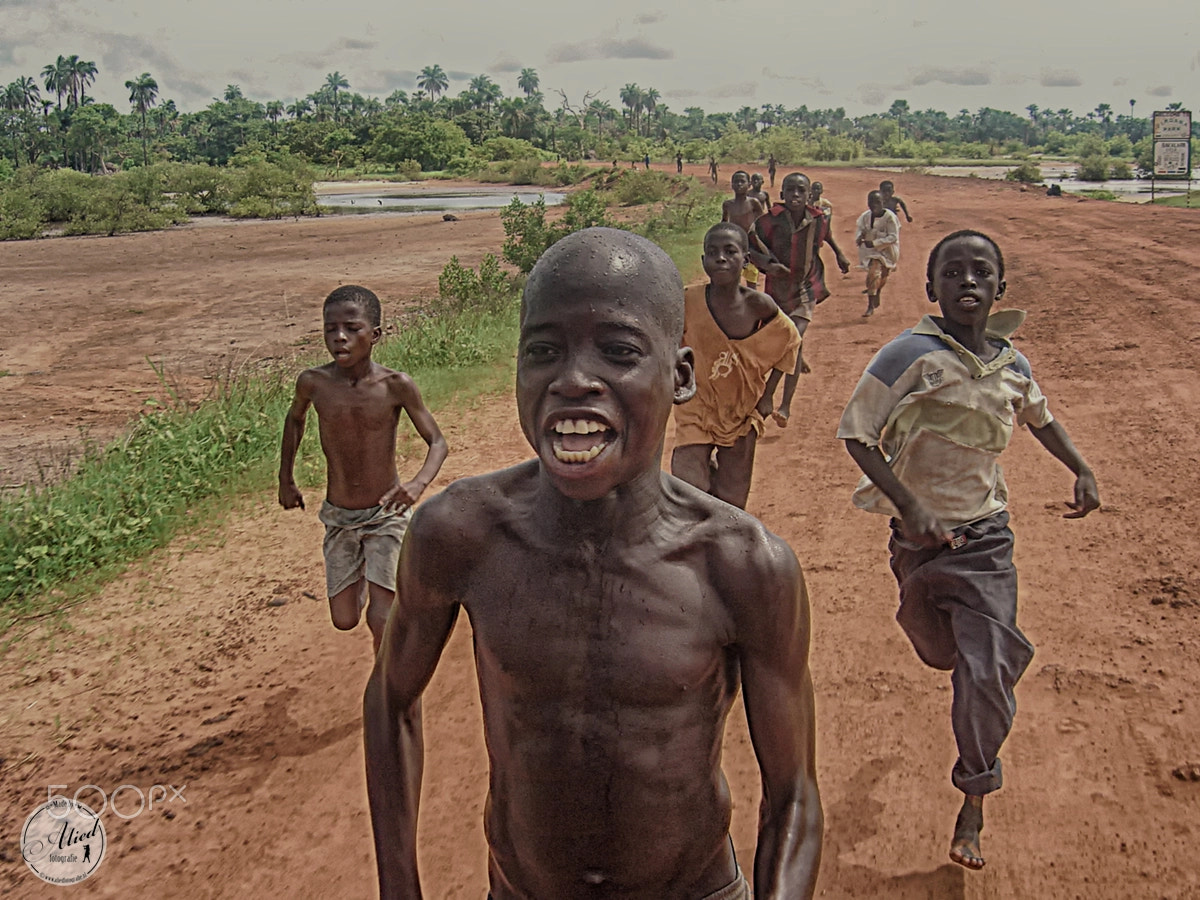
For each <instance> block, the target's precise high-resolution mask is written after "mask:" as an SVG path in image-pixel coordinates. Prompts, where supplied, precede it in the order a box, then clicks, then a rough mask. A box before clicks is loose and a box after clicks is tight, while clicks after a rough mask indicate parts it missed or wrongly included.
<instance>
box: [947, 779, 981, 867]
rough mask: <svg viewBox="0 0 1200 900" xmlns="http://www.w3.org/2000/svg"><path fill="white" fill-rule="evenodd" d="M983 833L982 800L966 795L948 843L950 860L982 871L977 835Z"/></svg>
mask: <svg viewBox="0 0 1200 900" xmlns="http://www.w3.org/2000/svg"><path fill="white" fill-rule="evenodd" d="M982 832H983V798H982V797H974V796H972V795H970V794H967V795H966V796H965V797H964V798H963V805H962V809H960V810H959V811H958V821H957V822H955V823H954V839H953V840H952V841H951V842H950V859H952V860H953V861H954V862H956V863H958V864H959V865H960V866H963V867H965V868H967V869H975V870H978V869H982V868H983V866H984V858H983V852H982V850H981V848H980V844H979V835H980V834H981V833H982Z"/></svg>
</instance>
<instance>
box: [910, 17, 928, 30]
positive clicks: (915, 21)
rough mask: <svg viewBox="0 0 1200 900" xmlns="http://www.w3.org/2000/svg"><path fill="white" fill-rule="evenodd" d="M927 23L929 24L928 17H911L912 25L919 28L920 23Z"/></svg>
mask: <svg viewBox="0 0 1200 900" xmlns="http://www.w3.org/2000/svg"><path fill="white" fill-rule="evenodd" d="M928 24H929V20H928V19H913V24H912V27H913V28H920V27H921V26H922V25H928Z"/></svg>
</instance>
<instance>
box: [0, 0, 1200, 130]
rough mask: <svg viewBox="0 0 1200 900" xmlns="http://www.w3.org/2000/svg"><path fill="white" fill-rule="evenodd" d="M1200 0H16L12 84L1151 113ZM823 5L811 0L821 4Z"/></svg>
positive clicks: (1187, 86)
mask: <svg viewBox="0 0 1200 900" xmlns="http://www.w3.org/2000/svg"><path fill="white" fill-rule="evenodd" d="M1197 9H1198V7H1197V5H1196V4H1195V3H1194V2H1189V0H1141V2H1138V3H1132V4H1131V3H1124V2H1117V0H1092V2H1091V3H1088V4H1082V3H1077V2H1063V0H1042V2H1034V0H1007V2H1002V3H997V4H976V3H972V2H963V0H924V2H917V3H883V2H871V0H834V2H829V3H826V4H822V5H817V4H811V3H808V4H805V3H799V2H796V0H790V2H784V0H760V2H753V3H752V2H748V0H694V2H691V3H687V4H682V3H670V4H663V5H655V3H654V0H648V2H646V3H635V2H632V0H605V2H593V3H588V4H578V3H572V2H570V0H557V2H555V0H521V2H519V3H517V2H507V3H505V2H495V0H492V2H482V0H432V2H426V3H417V2H412V0H409V2H400V3H397V2H391V3H383V2H378V0H338V2H329V0H320V2H318V0H287V2H284V0H87V2H84V0H0V83H4V84H6V83H8V82H9V81H12V80H13V79H14V78H16V77H18V76H20V75H31V76H34V77H35V78H37V80H38V82H39V85H40V83H41V77H40V73H41V70H42V67H43V66H45V65H46V64H47V63H52V62H53V61H54V59H55V57H56V56H58V55H59V54H62V55H70V54H78V55H79V56H80V57H82V58H83V59H88V60H92V61H94V62H95V63H96V64H97V66H98V67H99V70H100V73H99V77H98V78H97V80H96V82H95V84H94V85H93V86H92V88H91V89H90V90H89V94H90V95H92V96H94V97H96V98H97V99H98V100H101V101H106V102H109V103H112V104H114V105H116V106H117V107H118V108H119V109H125V108H127V107H128V91H127V90H126V89H125V87H124V84H125V81H126V80H127V79H130V78H133V77H135V76H137V75H138V74H140V73H142V72H149V73H150V74H151V75H153V76H154V78H155V79H157V81H158V84H159V95H160V99H163V100H165V99H167V98H173V99H174V100H175V102H176V103H177V104H178V106H179V108H180V109H181V110H184V111H194V110H197V109H200V108H202V107H203V106H206V105H207V104H208V103H209V102H210V101H211V100H212V98H213V97H219V96H220V95H221V94H222V93H223V91H224V89H225V86H226V85H227V84H238V85H240V86H241V88H242V91H243V93H244V94H245V95H246V96H247V97H250V98H251V99H255V100H261V101H266V100H271V99H279V100H284V101H291V100H292V99H294V98H296V97H298V96H303V95H305V94H308V93H311V92H313V91H315V90H316V89H317V88H319V87H320V86H321V84H322V83H323V81H324V78H325V75H326V73H328V72H332V71H334V70H337V71H339V72H341V73H342V75H344V76H345V77H346V78H347V79H348V80H349V82H350V87H351V90H353V91H357V92H360V93H363V94H367V95H375V96H379V97H384V96H386V95H387V94H389V93H391V92H392V91H393V90H394V89H396V88H402V89H404V90H407V91H412V90H413V89H414V88H415V83H416V79H417V77H418V73H419V72H420V70H421V69H422V68H423V67H424V66H427V65H432V64H435V63H436V64H438V65H440V66H441V67H442V68H443V69H444V70H445V71H446V72H447V74H448V75H449V76H450V93H451V94H456V93H458V92H459V91H460V90H462V89H464V88H465V87H466V86H467V80H468V79H469V78H471V77H472V76H474V75H477V74H480V73H486V74H488V75H490V76H491V77H492V78H493V79H494V80H495V81H496V82H497V83H498V84H499V85H500V86H501V88H502V89H503V90H504V92H505V93H506V94H509V95H511V94H517V93H518V90H517V85H516V79H517V74H518V72H519V71H520V69H521V68H522V67H525V66H528V67H532V68H534V69H536V70H537V72H538V75H539V77H540V78H541V87H542V91H543V92H544V94H545V97H546V101H545V102H546V106H547V108H554V107H555V106H557V105H558V104H559V102H560V98H559V95H558V94H557V93H556V89H562V90H563V91H565V92H566V94H567V96H568V98H570V100H571V102H572V103H578V102H579V100H580V99H581V98H582V97H583V94H584V93H585V92H586V91H593V92H598V95H599V96H600V97H601V98H602V99H606V100H608V101H609V102H610V103H612V104H613V105H614V106H618V107H619V105H620V102H619V97H618V92H619V91H620V89H621V87H622V86H623V85H624V84H626V83H628V82H634V83H636V84H638V85H640V86H641V87H642V88H643V89H645V88H649V87H654V88H656V89H657V90H658V91H659V92H660V94H661V95H662V101H661V102H662V103H665V104H667V105H668V106H669V107H670V108H671V109H672V110H674V111H676V112H680V111H682V110H683V109H684V108H685V107H687V106H701V107H704V109H705V110H707V111H709V112H715V111H719V110H736V109H737V108H738V107H740V106H744V105H749V106H754V107H758V106H761V105H762V104H764V103H772V104H783V105H784V106H786V107H788V108H792V107H797V106H800V105H801V104H807V105H808V107H809V108H810V109H812V108H826V107H837V106H843V107H845V108H846V111H847V113H849V114H850V115H860V114H863V113H870V112H880V111H883V110H886V109H887V108H888V106H889V105H890V104H891V103H892V101H893V100H896V99H899V98H903V99H905V100H907V101H908V103H909V105H910V107H912V108H914V109H925V108H928V107H933V108H935V109H943V110H946V111H948V112H950V113H952V114H953V113H957V111H958V110H959V109H961V108H964V107H965V108H967V109H970V110H972V111H974V110H977V109H978V108H980V107H982V106H992V107H996V108H999V109H1009V110H1013V111H1014V112H1020V113H1021V114H1022V115H1024V109H1025V107H1026V106H1027V105H1029V104H1030V103H1036V104H1038V106H1040V107H1042V108H1049V109H1056V110H1057V109H1060V108H1064V107H1065V108H1069V109H1072V110H1074V112H1075V113H1076V114H1078V115H1083V114H1084V113H1086V112H1087V111H1088V110H1091V109H1094V108H1095V107H1096V105H1097V104H1098V103H1109V104H1110V105H1111V106H1112V107H1113V109H1114V110H1115V112H1116V113H1127V112H1128V111H1129V101H1130V99H1133V100H1136V101H1137V106H1136V112H1137V114H1138V115H1146V114H1148V113H1149V112H1151V111H1152V110H1154V109H1161V108H1163V107H1165V105H1166V104H1167V103H1169V102H1171V101H1182V102H1183V104H1184V106H1185V108H1191V109H1195V108H1196V104H1197V102H1198V101H1200V12H1198V11H1197ZM805 10H811V13H808V14H805Z"/></svg>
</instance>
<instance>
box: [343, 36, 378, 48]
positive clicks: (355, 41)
mask: <svg viewBox="0 0 1200 900" xmlns="http://www.w3.org/2000/svg"><path fill="white" fill-rule="evenodd" d="M378 46H379V41H364V40H362V39H361V38H348V37H344V38H342V39H340V40H338V41H335V42H334V44H333V47H332V48H331V49H333V50H374V49H375V48H376V47H378Z"/></svg>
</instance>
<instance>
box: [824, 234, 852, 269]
mask: <svg viewBox="0 0 1200 900" xmlns="http://www.w3.org/2000/svg"><path fill="white" fill-rule="evenodd" d="M825 243H827V244H828V245H829V246H830V247H832V248H833V255H834V256H835V257H836V259H837V264H838V268H839V269H841V270H842V274H843V275H845V274H846V273H847V272H849V271H850V260H848V259H846V254H844V253H842V248H841V247H839V246H838V245H837V241H835V240H834V239H833V229H832V228H826V229H825Z"/></svg>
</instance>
